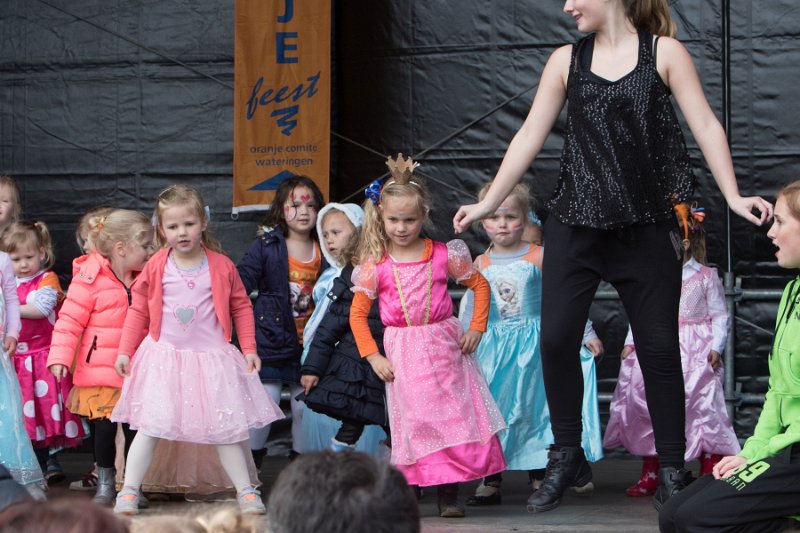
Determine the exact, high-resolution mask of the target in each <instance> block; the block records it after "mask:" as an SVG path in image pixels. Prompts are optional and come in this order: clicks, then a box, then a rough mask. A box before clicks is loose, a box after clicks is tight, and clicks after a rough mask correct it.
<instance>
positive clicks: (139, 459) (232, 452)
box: [124, 433, 251, 492]
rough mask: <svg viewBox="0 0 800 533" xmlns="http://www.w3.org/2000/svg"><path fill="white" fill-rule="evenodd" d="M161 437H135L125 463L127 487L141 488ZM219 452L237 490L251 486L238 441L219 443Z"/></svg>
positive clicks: (220, 458) (141, 435) (226, 471)
mask: <svg viewBox="0 0 800 533" xmlns="http://www.w3.org/2000/svg"><path fill="white" fill-rule="evenodd" d="M159 440H160V439H159V438H158V437H151V436H149V435H144V434H142V433H138V434H137V435H136V438H135V439H133V444H131V449H130V451H129V452H128V460H127V462H126V463H125V483H124V485H125V486H126V487H133V488H137V489H138V488H139V487H141V486H142V481H144V476H145V474H147V469H148V468H150V462H151V461H152V460H153V451H154V450H155V447H156V444H157V443H158V441H159ZM217 454H218V455H219V462H220V464H222V468H224V469H225V473H226V474H228V477H229V478H231V482H232V483H233V486H234V487H235V488H236V491H237V492H241V491H242V490H244V489H246V488H249V487H250V486H251V485H250V474H249V473H248V471H247V459H246V458H245V455H244V452H243V451H242V447H241V446H240V445H239V444H238V443H233V444H217Z"/></svg>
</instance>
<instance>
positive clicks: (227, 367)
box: [111, 185, 283, 514]
mask: <svg viewBox="0 0 800 533" xmlns="http://www.w3.org/2000/svg"><path fill="white" fill-rule="evenodd" d="M155 214H156V219H157V239H158V242H159V243H160V244H164V245H165V247H164V248H162V249H161V250H159V251H158V252H156V253H155V254H154V255H153V257H152V258H150V260H149V261H148V262H147V265H146V266H145V268H144V270H143V271H142V273H141V274H140V275H139V277H138V278H137V280H136V282H135V283H134V285H133V287H132V288H131V291H132V294H133V301H132V304H131V307H130V309H129V311H128V314H127V315H126V317H125V326H124V328H123V333H122V338H121V339H120V343H119V355H118V356H117V361H116V364H115V368H116V369H117V372H118V373H119V374H120V375H123V376H125V377H126V379H125V383H124V385H123V387H122V394H121V396H120V399H119V401H118V403H117V405H116V407H115V408H114V412H113V413H112V416H111V418H112V420H114V421H119V422H127V423H129V424H130V425H131V427H132V428H135V429H137V430H138V433H137V435H136V438H135V439H134V441H133V443H132V444H131V448H130V451H129V453H128V458H127V464H126V469H125V481H124V485H123V489H122V490H121V491H120V492H119V494H118V495H117V502H116V506H115V507H114V512H116V513H123V514H135V513H137V512H138V509H139V488H140V486H141V484H142V480H143V479H144V475H145V473H146V472H147V469H148V467H149V466H150V462H151V460H152V457H153V452H154V449H155V446H156V444H157V443H158V442H159V440H160V439H166V440H171V441H183V442H191V443H202V444H212V445H214V446H215V447H216V450H217V454H218V455H219V460H220V463H221V464H222V467H223V469H224V470H225V472H226V473H227V474H228V477H230V478H231V481H232V482H233V485H234V487H235V488H236V490H237V498H238V501H239V506H240V509H241V510H242V511H243V512H246V513H258V514H263V513H264V512H266V509H265V507H264V504H263V502H262V500H261V495H260V493H259V492H258V491H256V490H255V488H254V487H253V486H252V483H251V478H250V470H251V469H250V468H249V463H252V458H251V457H250V454H249V453H247V448H246V447H245V446H244V445H243V443H244V442H245V441H247V439H248V429H249V428H255V427H263V426H265V425H267V424H270V423H272V422H273V421H275V420H277V419H279V418H282V417H283V413H282V412H281V410H280V408H279V407H278V406H277V405H276V404H275V402H273V401H272V400H271V399H270V398H269V396H267V394H266V392H264V389H263V388H262V387H261V382H260V380H259V378H258V369H259V367H260V359H259V358H258V355H256V343H255V326H254V322H253V311H252V306H251V305H250V299H249V297H248V295H247V293H246V292H245V290H244V286H243V285H242V281H241V279H240V278H239V274H238V272H237V271H236V267H235V266H234V265H233V263H232V262H231V261H230V259H228V258H227V257H226V256H224V255H223V254H221V253H219V252H218V251H215V249H218V244H217V243H216V242H215V241H213V240H212V239H211V238H210V237H209V236H208V234H207V232H206V227H207V225H208V218H207V215H206V213H205V210H204V209H203V201H202V198H201V197H200V194H199V193H198V192H197V191H196V190H195V189H192V188H189V187H185V186H181V185H175V186H172V187H169V188H168V189H166V190H164V191H162V192H161V194H159V196H158V200H157V202H156V210H155ZM234 326H235V327H236V333H237V336H238V340H239V343H240V344H241V346H242V351H239V350H238V349H237V348H236V347H235V346H233V345H232V344H231V336H232V332H233V327H234ZM137 347H138V349H137ZM134 352H135V353H134ZM242 352H244V355H243V354H242ZM131 354H133V357H131Z"/></svg>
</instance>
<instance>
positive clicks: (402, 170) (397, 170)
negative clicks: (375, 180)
mask: <svg viewBox="0 0 800 533" xmlns="http://www.w3.org/2000/svg"><path fill="white" fill-rule="evenodd" d="M386 166H387V167H389V172H391V173H392V181H394V182H395V183H398V184H400V185H405V184H407V183H413V182H412V181H411V177H412V175H413V173H414V169H415V168H417V167H418V166H419V163H417V162H416V161H414V160H413V159H411V156H408V159H403V154H402V153H398V154H397V158H396V159H392V156H388V157H387V158H386ZM414 185H416V184H414Z"/></svg>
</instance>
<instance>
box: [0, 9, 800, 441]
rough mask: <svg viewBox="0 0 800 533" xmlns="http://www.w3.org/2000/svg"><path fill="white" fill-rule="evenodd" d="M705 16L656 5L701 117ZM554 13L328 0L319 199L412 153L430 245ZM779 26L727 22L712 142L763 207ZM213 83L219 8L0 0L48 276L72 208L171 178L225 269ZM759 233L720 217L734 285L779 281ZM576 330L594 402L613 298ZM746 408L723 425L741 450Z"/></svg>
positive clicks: (476, 171)
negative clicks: (325, 150)
mask: <svg viewBox="0 0 800 533" xmlns="http://www.w3.org/2000/svg"><path fill="white" fill-rule="evenodd" d="M319 1H323V0H319ZM721 5H722V2H721V1H716V2H710V1H708V0H685V1H673V2H671V6H672V10H673V14H674V16H675V18H676V20H677V22H678V25H679V35H678V37H679V38H680V39H681V40H683V41H684V42H685V44H686V46H687V48H688V49H689V51H690V53H691V54H692V56H693V57H694V59H695V61H696V64H697V68H698V71H699V74H700V76H701V79H702V81H703V85H704V88H705V91H706V94H707V96H708V98H709V101H710V103H711V105H712V107H713V108H714V109H715V111H716V112H717V114H718V116H721V115H722V103H721V102H722V62H721V50H722V34H721V21H722V16H723V13H722V7H721ZM562 6H563V3H562V2H557V1H549V0H548V1H541V0H525V1H522V0H517V1H515V0H502V1H489V0H462V1H460V2H457V3H456V2H423V1H415V0H397V1H392V2H388V1H386V2H374V1H371V2H367V1H363V0H338V1H337V2H335V3H334V9H335V11H334V30H333V31H334V35H333V50H334V53H333V58H332V61H333V76H334V81H333V102H332V109H333V122H332V128H333V130H334V132H335V133H336V135H334V136H333V138H332V143H333V151H332V168H331V176H332V177H331V198H332V199H334V200H342V199H343V198H346V197H349V196H350V195H351V194H352V193H354V192H356V191H358V190H359V189H360V188H362V187H363V186H364V185H365V184H366V183H368V182H369V181H371V180H372V179H374V178H376V177H378V176H380V175H381V174H383V173H384V171H385V167H384V164H383V160H384V158H385V155H386V154H388V153H394V152H397V151H403V152H405V153H411V154H420V153H424V156H423V157H422V158H421V161H422V163H423V166H422V167H421V168H420V171H421V172H422V173H424V174H425V175H427V176H430V180H429V182H428V183H429V185H430V188H431V191H432V193H433V196H434V198H435V205H436V207H435V209H434V210H433V213H432V217H431V218H432V223H431V224H430V226H429V232H430V233H431V235H432V236H433V237H435V238H437V239H442V240H447V239H450V238H452V237H453V235H452V230H451V223H450V220H451V218H452V216H453V214H454V212H455V210H456V208H457V206H458V205H459V204H460V203H465V202H468V201H470V200H471V195H473V194H474V193H475V192H476V191H477V189H478V188H479V187H480V186H481V184H483V183H484V182H486V181H487V180H489V179H491V177H492V176H493V175H494V172H495V171H496V169H497V167H498V165H499V162H500V159H501V158H502V156H503V153H504V151H505V149H506V147H507V145H508V141H509V140H510V139H511V137H512V136H513V134H514V132H515V131H516V129H517V128H518V127H519V125H520V124H521V122H522V120H523V119H524V117H525V115H526V114H527V110H528V107H529V105H530V101H531V99H532V97H533V94H534V92H533V90H531V91H528V92H526V93H524V94H523V95H522V96H521V97H520V98H518V99H516V100H514V101H513V102H511V103H510V104H508V105H506V106H504V107H502V108H500V109H499V110H498V111H497V112H495V113H492V114H489V115H488V116H487V117H486V118H484V119H482V120H479V121H477V122H475V123H474V124H471V123H472V122H473V121H475V120H476V119H478V118H480V117H481V116H483V115H484V114H486V113H488V112H489V111H490V110H492V109H493V108H495V107H497V106H499V105H500V104H501V103H502V102H504V101H505V100H507V99H509V98H511V97H513V96H514V95H517V94H518V93H520V92H523V91H524V90H525V89H526V88H532V87H534V86H535V84H536V82H537V80H538V78H539V76H540V74H541V71H542V69H543V66H544V64H545V61H546V60H547V57H548V56H549V54H550V53H551V52H552V50H553V49H554V48H555V47H557V46H559V45H561V44H564V43H568V42H572V41H574V40H575V39H576V37H578V33H577V31H576V30H575V28H574V22H573V21H572V19H571V18H570V17H568V16H566V15H565V14H563V13H562V12H561V8H562ZM798 28H800V15H798V10H797V9H796V5H795V2H794V1H793V0H773V1H770V2H765V1H761V2H758V1H747V0H737V1H736V2H734V5H733V7H732V12H731V33H732V41H731V80H732V93H731V103H732V105H731V107H732V123H731V126H732V127H731V137H732V144H733V153H734V158H735V165H736V170H737V174H738V176H739V183H740V187H741V189H742V191H743V193H745V194H760V195H763V196H765V197H770V198H771V197H773V196H774V193H775V191H776V190H777V189H778V188H779V187H780V186H781V184H783V183H785V182H787V181H789V180H791V179H794V178H797V177H798V176H800V173H798V167H800V158H798V146H800V143H799V142H798V136H800V133H799V132H798V129H797V128H796V127H795V124H794V121H795V117H797V116H800V113H799V112H800V87H799V86H798V83H797V76H796V74H795V70H796V69H795V68H794V66H795V65H797V64H798V62H799V61H798V60H800V44H798V43H799V42H800V41H798V39H797V37H798ZM232 80H233V3H232V2H219V1H216V0H215V1H211V0H182V1H181V0H173V1H169V2H159V1H144V0H138V1H132V0H94V1H87V0H74V1H69V2H67V1H65V0H0V171H2V172H6V173H9V174H11V175H13V176H14V177H16V178H17V180H18V181H19V184H20V186H21V189H22V194H23V210H24V213H25V215H26V217H29V218H37V219H43V220H45V221H46V222H47V223H48V224H49V225H50V227H51V229H52V231H53V234H54V239H55V242H56V249H57V255H58V263H57V266H56V270H57V272H58V273H59V274H60V275H61V276H62V279H64V280H65V281H67V280H68V278H69V274H70V267H69V264H70V261H71V259H72V258H73V257H74V256H75V255H77V252H78V250H77V247H76V245H75V244H74V238H73V233H74V229H75V224H76V222H77V219H78V217H79V216H80V215H81V214H82V213H83V212H84V211H86V210H87V209H89V208H91V207H93V206H96V205H100V204H107V205H114V206H118V207H127V208H134V209H140V210H143V211H147V212H149V211H150V210H151V208H152V202H153V200H154V198H155V195H156V194H157V192H158V191H159V190H160V189H162V188H163V187H165V186H167V185H169V184H171V183H174V182H176V181H185V182H188V183H190V184H192V185H194V186H196V187H198V188H200V189H201V191H202V192H203V194H204V195H205V197H206V200H207V202H208V203H209V205H210V206H211V210H212V216H213V220H212V224H211V226H212V229H213V231H214V232H215V234H216V235H217V236H218V237H219V238H220V239H221V241H222V242H223V244H224V246H225V248H226V250H227V251H228V252H229V254H230V255H231V257H232V258H233V259H234V260H236V259H238V258H239V257H240V256H241V254H242V253H243V251H244V248H245V246H246V245H247V243H248V242H249V240H250V238H251V237H252V235H253V232H254V229H255V222H256V221H257V220H258V218H259V216H258V215H252V214H251V215H246V217H245V216H243V217H242V218H240V219H239V220H232V219H231V217H230V202H231V171H232V170H231V169H232V150H233V144H232V140H233V129H232V124H233V120H232V119H233V116H232V113H233V107H232V104H233V91H232V89H231V87H232ZM470 124H471V125H470ZM468 125H470V126H469V127H467V128H466V129H465V130H464V131H462V132H460V133H457V132H459V130H461V129H462V128H464V127H465V126H468ZM562 131H563V123H560V124H559V125H558V126H557V128H556V130H555V132H554V134H553V135H552V136H551V137H550V139H549V140H548V142H547V144H546V145H545V148H544V150H543V152H542V154H541V156H540V157H539V158H538V159H537V161H536V162H535V163H534V165H533V167H532V168H531V171H530V172H529V174H528V176H527V178H526V179H527V180H528V181H529V182H532V183H533V187H534V189H535V191H536V193H537V196H538V197H539V199H540V200H542V199H545V198H547V197H548V196H549V195H550V194H551V192H552V190H553V187H554V184H555V179H556V176H557V168H558V160H559V155H560V147H561V143H562V137H561V134H562ZM456 133H457V134H456ZM454 134H455V135H454ZM342 137H344V138H346V139H348V140H345V139H343V138H342ZM448 137H449V139H448ZM443 139H448V140H447V141H446V142H444V143H441V141H442V140H443ZM351 140H352V141H356V142H357V143H359V144H358V145H356V144H353V143H352V142H350V141H351ZM687 140H688V143H689V147H690V150H691V153H692V156H693V158H694V159H695V161H696V163H697V166H698V169H697V177H698V188H697V198H698V199H699V200H700V201H701V203H702V204H703V205H704V206H705V207H706V208H707V212H708V218H707V224H706V226H707V231H708V237H709V239H708V240H709V255H710V259H711V260H712V261H713V262H714V263H716V264H718V265H720V266H721V267H722V268H723V269H724V268H726V267H727V259H726V232H725V216H724V210H723V203H722V199H721V195H720V194H719V193H718V191H717V190H716V187H715V186H714V185H713V181H712V180H711V178H710V177H709V174H708V172H707V169H706V168H705V166H704V164H703V162H702V158H701V157H700V153H699V151H698V149H697V146H696V144H695V143H694V141H693V139H692V138H691V135H689V134H688V132H687ZM438 143H441V144H438ZM434 146H436V147H435V148H434V149H430V148H431V147H434ZM429 149H430V150H429ZM354 198H357V201H361V196H360V195H358V194H356V195H355V196H354ZM540 214H541V215H542V216H546V213H545V212H544V211H542V210H540ZM765 232H766V230H765V229H757V228H755V227H753V226H750V225H748V224H747V223H745V222H743V221H741V220H739V219H738V218H735V217H734V220H733V227H732V257H733V270H734V272H735V273H736V275H737V276H739V277H741V279H742V286H743V287H744V288H779V287H782V285H783V284H784V283H785V281H786V279H787V278H788V277H789V276H790V275H793V274H794V273H788V272H786V271H781V270H780V269H778V268H777V267H776V266H775V265H774V258H773V255H772V251H771V246H770V244H769V242H768V240H767V239H766V237H765ZM466 239H467V240H468V242H469V244H470V247H471V248H472V250H473V252H475V253H478V252H480V251H481V250H482V249H483V248H484V247H485V245H486V243H485V236H484V235H482V234H481V233H480V232H478V231H474V232H470V233H469V234H467V235H466ZM775 310H776V302H774V301H760V302H756V301H751V300H744V301H743V302H741V303H740V304H739V305H738V308H737V313H739V314H740V316H742V317H743V318H745V319H747V320H749V321H751V322H754V323H756V324H758V325H760V326H762V327H763V328H766V329H767V330H771V329H772V323H773V320H774V318H773V317H774V314H775ZM591 315H592V318H593V319H594V321H595V325H596V328H597V330H598V331H599V333H600V334H601V337H602V338H603V340H604V341H605V342H606V346H607V349H608V354H607V355H606V357H605V358H604V359H603V360H602V361H601V362H600V364H599V376H600V379H601V390H604V391H606V392H610V391H611V390H612V389H613V382H614V380H615V378H616V373H617V369H618V366H619V362H618V357H617V354H618V353H619V350H620V348H621V343H622V339H623V337H624V332H625V328H626V327H627V320H626V318H625V314H624V311H623V310H622V309H621V306H619V305H618V304H617V303H616V302H598V303H596V304H595V306H594V307H593V309H592V313H591ZM770 338H771V336H770V335H769V334H767V333H764V332H761V331H758V330H756V329H753V328H750V327H747V326H744V325H741V324H737V330H736V368H735V371H736V379H737V382H739V383H741V385H742V389H743V390H744V391H746V392H763V391H764V390H765V389H766V379H765V378H764V376H765V375H766V373H767V363H766V354H767V351H768V349H769V342H770ZM757 412H758V408H757V407H756V408H753V407H742V408H741V409H739V410H738V412H737V430H738V431H739V433H740V435H746V434H748V433H749V431H750V430H751V428H752V424H753V421H754V415H757Z"/></svg>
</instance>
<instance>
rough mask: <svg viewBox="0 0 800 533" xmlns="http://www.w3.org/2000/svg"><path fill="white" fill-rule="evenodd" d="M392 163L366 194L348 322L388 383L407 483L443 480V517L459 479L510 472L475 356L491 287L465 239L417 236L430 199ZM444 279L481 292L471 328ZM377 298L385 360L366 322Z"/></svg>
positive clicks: (453, 503)
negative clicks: (444, 240)
mask: <svg viewBox="0 0 800 533" xmlns="http://www.w3.org/2000/svg"><path fill="white" fill-rule="evenodd" d="M387 165H388V166H389V168H390V170H391V171H392V179H390V180H389V181H388V182H387V183H386V184H385V186H383V187H382V188H381V187H380V184H379V183H375V184H373V185H372V186H371V187H370V189H368V190H367V195H368V197H369V198H370V200H368V201H367V202H365V208H364V211H365V220H364V226H363V230H362V251H361V252H362V253H361V254H360V256H361V258H362V260H361V264H360V265H359V266H358V267H356V269H355V271H354V272H353V283H354V287H353V291H355V292H356V295H355V298H354V299H353V304H352V306H351V310H350V324H351V328H352V330H353V334H354V335H355V337H356V343H357V344H358V349H359V352H360V353H361V355H362V357H366V358H367V360H368V361H369V362H370V365H371V366H372V368H373V370H374V371H375V373H376V374H377V375H378V376H379V377H380V378H381V379H382V380H384V381H385V382H386V403H387V408H388V410H389V425H390V429H391V439H392V442H391V444H392V455H391V460H392V463H393V464H394V465H396V466H397V467H398V468H399V469H400V471H401V472H403V474H404V475H405V476H406V479H407V480H408V482H409V484H412V485H419V486H431V485H437V486H438V492H439V514H440V516H442V517H463V516H464V509H463V507H461V506H460V505H459V504H458V499H457V497H458V483H459V482H462V481H469V480H473V479H479V478H482V477H485V476H487V475H491V474H495V473H497V472H501V471H502V470H504V469H505V459H504V458H503V452H502V448H501V447H500V443H499V441H498V439H497V436H496V433H497V432H498V431H501V430H503V429H505V427H506V425H505V421H504V420H503V417H502V415H501V414H500V412H499V410H498V409H497V406H496V405H495V403H494V400H493V399H492V396H491V394H490V392H489V389H488V387H487V385H486V381H485V380H484V378H483V376H482V375H481V373H480V370H479V368H478V365H477V363H476V361H475V359H474V358H473V356H472V353H473V352H474V351H475V348H476V347H477V345H478V342H479V341H480V338H481V335H482V333H483V332H484V331H485V329H486V320H487V317H488V304H489V286H488V284H487V283H486V280H485V279H484V278H483V276H482V275H481V274H480V273H479V272H478V271H477V270H476V269H474V268H473V265H472V258H471V257H470V254H469V249H468V248H467V246H466V244H465V243H464V242H463V241H460V240H454V241H451V242H449V243H447V244H444V243H440V242H434V241H431V240H430V239H422V238H421V237H420V235H419V234H420V230H421V229H422V224H423V223H424V222H425V220H426V219H427V215H428V209H429V207H428V197H427V194H426V193H425V191H424V189H423V187H422V185H421V184H420V183H419V181H418V180H417V179H416V178H413V179H412V175H411V171H412V170H413V168H414V166H415V165H414V163H413V162H412V161H411V159H410V158H409V160H408V161H403V160H402V156H398V159H397V160H396V161H394V160H392V159H391V158H390V159H389V161H388V162H387ZM448 277H451V278H453V279H455V280H456V281H457V282H459V283H462V284H464V285H466V286H468V287H469V288H471V289H472V290H473V291H474V292H475V313H474V315H473V320H472V322H471V323H470V330H469V331H467V332H466V333H465V332H464V331H463V329H462V327H461V324H460V323H459V321H458V320H457V319H456V318H455V317H454V316H453V307H452V301H451V299H450V296H449V295H448V293H447V278H448ZM375 298H378V300H379V302H380V310H381V320H382V321H383V323H384V324H385V325H386V331H385V336H384V347H385V349H386V357H383V356H382V355H380V353H378V350H377V347H376V345H375V342H374V340H372V336H371V335H370V333H369V327H368V325H367V320H366V318H367V314H368V312H369V308H370V306H371V304H372V300H373V299H375Z"/></svg>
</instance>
